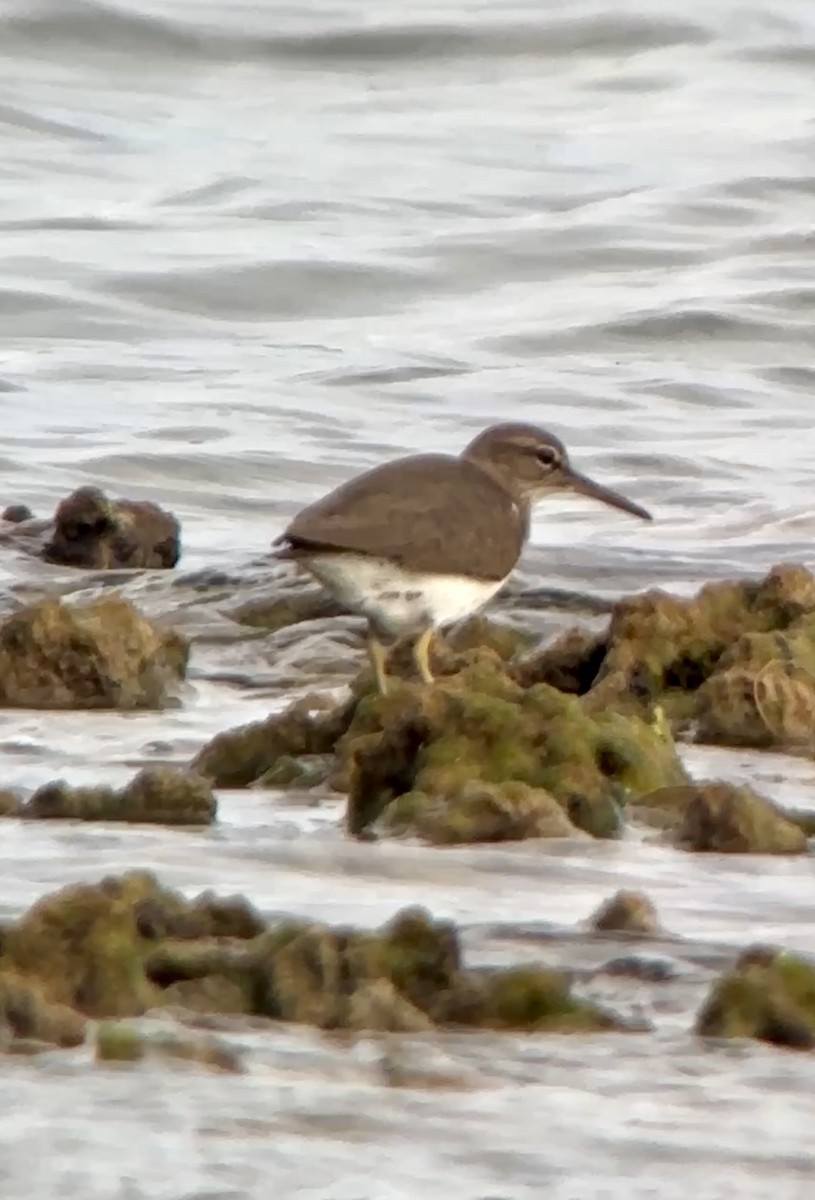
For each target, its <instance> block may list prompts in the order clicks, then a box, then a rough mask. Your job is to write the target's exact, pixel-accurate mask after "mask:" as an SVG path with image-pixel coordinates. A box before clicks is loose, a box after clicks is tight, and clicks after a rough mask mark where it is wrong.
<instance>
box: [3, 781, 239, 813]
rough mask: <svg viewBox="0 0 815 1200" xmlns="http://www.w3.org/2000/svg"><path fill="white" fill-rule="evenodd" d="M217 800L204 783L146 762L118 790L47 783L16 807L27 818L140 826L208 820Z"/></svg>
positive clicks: (214, 809)
mask: <svg viewBox="0 0 815 1200" xmlns="http://www.w3.org/2000/svg"><path fill="white" fill-rule="evenodd" d="M217 812H218V803H217V800H216V799H215V795H214V793H213V791H212V788H211V787H210V785H209V783H208V782H207V781H206V780H204V779H202V778H201V777H200V776H196V775H192V774H190V773H189V772H181V771H173V770H171V769H170V768H169V767H145V768H144V769H143V770H141V771H139V773H138V774H137V775H135V776H134V777H133V779H132V780H131V781H130V783H128V784H127V785H126V787H124V788H122V789H121V790H119V791H117V790H116V789H114V788H110V787H104V786H102V787H70V786H69V785H68V784H67V783H65V782H64V781H63V780H56V781H55V782H53V783H46V784H44V785H43V786H42V787H41V788H38V789H37V791H36V792H35V793H34V794H33V796H31V798H30V799H29V800H28V801H27V802H26V803H25V804H24V805H22V806H21V808H20V810H19V813H18V814H16V815H19V816H22V817H23V818H25V819H27V820H75V821H127V822H131V823H133V824H143V825H211V824H212V823H213V822H214V820H215V818H216V816H217Z"/></svg>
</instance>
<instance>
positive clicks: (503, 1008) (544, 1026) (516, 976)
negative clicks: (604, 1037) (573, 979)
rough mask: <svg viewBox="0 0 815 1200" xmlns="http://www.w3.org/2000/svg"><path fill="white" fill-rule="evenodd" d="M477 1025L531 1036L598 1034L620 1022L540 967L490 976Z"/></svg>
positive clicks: (562, 978) (483, 983) (564, 979)
mask: <svg viewBox="0 0 815 1200" xmlns="http://www.w3.org/2000/svg"><path fill="white" fill-rule="evenodd" d="M479 990H480V993H481V1006H480V1011H479V1012H478V1016H477V1019H476V1020H474V1021H473V1023H474V1024H477V1025H479V1026H480V1027H482V1028H486V1029H499V1030H507V1031H510V1030H512V1031H521V1030H523V1031H525V1032H528V1033H599V1032H602V1031H604V1030H619V1029H620V1028H621V1022H620V1020H619V1018H618V1017H617V1016H615V1014H613V1013H611V1012H608V1011H606V1010H604V1009H602V1008H600V1007H599V1006H598V1005H596V1004H593V1003H592V1002H591V1001H589V1000H580V999H578V998H576V997H575V996H573V995H572V992H571V986H570V980H569V976H568V975H567V974H566V973H565V972H563V971H555V970H550V969H546V968H541V967H512V968H509V969H507V970H505V971H496V972H491V973H490V974H488V975H487V976H486V977H485V978H484V979H483V980H482V981H481V987H480V989H479Z"/></svg>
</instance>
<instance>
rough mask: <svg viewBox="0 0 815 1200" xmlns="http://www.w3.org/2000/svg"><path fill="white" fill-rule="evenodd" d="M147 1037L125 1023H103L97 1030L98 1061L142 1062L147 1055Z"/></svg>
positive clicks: (96, 1049)
mask: <svg viewBox="0 0 815 1200" xmlns="http://www.w3.org/2000/svg"><path fill="white" fill-rule="evenodd" d="M145 1040H146V1039H145V1036H144V1034H143V1033H141V1032H140V1030H138V1029H135V1028H134V1027H133V1026H132V1025H126V1024H125V1023H124V1021H102V1022H101V1023H100V1025H99V1027H98V1028H97V1030H96V1043H95V1051H96V1061H97V1062H116V1063H134V1062H141V1060H142V1059H143V1058H144V1056H145V1053H146V1045H145Z"/></svg>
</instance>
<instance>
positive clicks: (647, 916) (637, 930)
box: [589, 889, 660, 936]
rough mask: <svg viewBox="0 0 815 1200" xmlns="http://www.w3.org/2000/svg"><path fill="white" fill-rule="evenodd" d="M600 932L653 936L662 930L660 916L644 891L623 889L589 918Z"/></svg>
mask: <svg viewBox="0 0 815 1200" xmlns="http://www.w3.org/2000/svg"><path fill="white" fill-rule="evenodd" d="M589 925H590V927H591V928H592V929H594V930H596V931H597V932H598V933H628V934H639V935H642V936H652V935H654V934H658V933H659V932H660V925H659V918H658V917H657V911H656V908H655V907H654V905H653V903H652V901H651V900H650V899H649V898H648V896H646V895H645V893H644V892H636V891H629V890H628V889H621V890H620V891H619V892H615V894H614V895H613V896H612V897H611V898H610V899H608V900H605V901H604V902H603V903H602V904H601V905H600V907H599V908H598V909H597V911H596V912H595V913H594V914H593V916H592V917H591V918H590V920H589Z"/></svg>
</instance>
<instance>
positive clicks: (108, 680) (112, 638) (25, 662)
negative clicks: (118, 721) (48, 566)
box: [0, 596, 188, 709]
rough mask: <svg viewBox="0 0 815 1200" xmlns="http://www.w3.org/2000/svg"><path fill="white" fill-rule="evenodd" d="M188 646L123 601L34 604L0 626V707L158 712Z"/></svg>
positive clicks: (184, 663)
mask: <svg viewBox="0 0 815 1200" xmlns="http://www.w3.org/2000/svg"><path fill="white" fill-rule="evenodd" d="M187 655H188V646H187V643H186V642H185V640H184V639H183V638H182V637H181V636H180V635H179V634H177V633H176V632H174V631H173V630H165V629H161V628H159V627H158V626H156V625H153V624H152V623H151V622H149V621H148V620H146V619H145V618H144V617H143V616H141V615H140V614H139V613H138V612H137V610H136V609H135V608H134V607H133V605H131V604H130V603H129V602H128V601H127V600H123V599H121V598H120V597H118V596H102V597H99V598H98V599H95V600H92V601H90V602H89V603H87V604H84V605H81V606H80V605H68V604H66V603H64V602H62V601H60V600H55V599H52V600H41V601H39V602H37V603H35V604H30V605H27V606H26V607H25V608H22V609H20V610H19V611H18V612H16V613H14V614H13V615H12V616H10V617H8V618H6V620H5V621H3V622H2V624H0V704H2V705H4V706H5V707H8V708H38V709H65V708H79V709H103V708H104V709H111V708H113V709H135V708H160V707H162V706H163V705H164V704H165V703H167V701H168V700H169V698H170V697H171V695H172V694H173V692H174V689H175V688H176V687H177V685H178V683H179V681H180V680H182V679H183V678H184V675H185V673H186V667H187Z"/></svg>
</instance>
